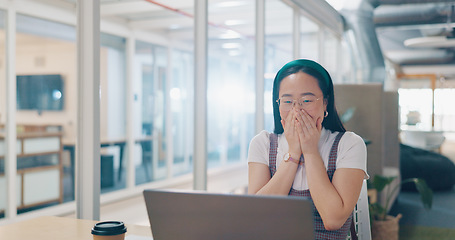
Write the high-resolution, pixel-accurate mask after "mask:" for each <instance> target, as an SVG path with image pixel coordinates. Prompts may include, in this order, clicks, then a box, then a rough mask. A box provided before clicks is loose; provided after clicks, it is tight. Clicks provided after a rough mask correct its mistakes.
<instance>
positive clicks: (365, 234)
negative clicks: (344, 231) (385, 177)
mask: <svg viewBox="0 0 455 240" xmlns="http://www.w3.org/2000/svg"><path fill="white" fill-rule="evenodd" d="M353 219H354V224H355V228H356V232H357V237H358V239H359V240H371V229H370V211H369V208H368V189H367V180H365V179H364V180H363V184H362V190H361V191H360V196H359V200H358V201H357V204H356V205H355V208H354V212H353ZM346 240H351V233H349V235H348V237H347V238H346Z"/></svg>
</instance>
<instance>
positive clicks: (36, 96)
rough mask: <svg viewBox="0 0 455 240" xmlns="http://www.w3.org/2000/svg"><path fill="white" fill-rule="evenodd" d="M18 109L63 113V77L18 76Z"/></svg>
mask: <svg viewBox="0 0 455 240" xmlns="http://www.w3.org/2000/svg"><path fill="white" fill-rule="evenodd" d="M16 86H17V109H18V110H38V112H41V111H62V110H63V107H64V96H65V94H64V84H63V78H62V75H59V74H53V75H18V76H17V78H16Z"/></svg>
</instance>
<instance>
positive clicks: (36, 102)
mask: <svg viewBox="0 0 455 240" xmlns="http://www.w3.org/2000/svg"><path fill="white" fill-rule="evenodd" d="M16 28H17V29H16V32H17V33H16V75H17V77H16V87H17V90H16V95H17V102H16V106H17V112H16V124H17V143H18V145H17V146H16V148H17V176H18V186H19V188H18V189H16V190H17V191H18V193H20V194H18V197H19V198H18V213H24V212H28V211H30V210H34V209H36V208H42V207H46V206H52V205H55V204H61V203H63V202H65V201H72V200H74V166H75V165H74V164H75V159H74V147H75V142H76V126H77V116H76V111H73V109H75V108H76V104H77V94H76V93H77V91H76V90H75V89H77V87H76V86H77V83H76V43H75V41H76V28H75V27H74V26H69V25H66V24H61V23H57V22H53V21H48V20H45V19H41V18H37V17H32V16H27V15H22V14H17V15H16ZM64 150H65V151H64ZM67 150H68V151H67ZM44 186H45V187H44Z"/></svg>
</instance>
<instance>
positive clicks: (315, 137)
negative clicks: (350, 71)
mask: <svg viewBox="0 0 455 240" xmlns="http://www.w3.org/2000/svg"><path fill="white" fill-rule="evenodd" d="M273 113H274V114H273V115H274V122H275V129H274V133H272V134H269V133H268V132H266V131H262V132H261V133H260V134H258V135H257V136H255V137H254V138H253V140H252V141H251V144H250V149H249V153H248V193H249V194H268V195H270V194H272V195H288V194H289V195H298V196H305V197H311V199H312V201H313V203H314V206H315V207H316V210H317V211H315V213H314V219H315V236H316V238H317V239H346V236H347V234H348V231H349V227H350V224H351V221H352V220H351V218H352V211H353V209H354V207H355V204H356V203H357V200H358V198H359V194H360V190H361V187H362V183H363V179H364V178H368V175H367V172H366V146H365V143H364V141H363V140H362V138H361V137H359V136H358V135H356V134H354V133H353V132H347V131H346V130H345V129H344V127H343V124H342V123H341V121H340V119H339V117H338V113H337V111H336V108H335V99H334V94H333V83H332V79H331V78H330V75H329V74H328V72H327V71H326V70H325V69H324V68H323V67H322V66H321V65H319V64H318V63H316V62H314V61H311V60H306V59H299V60H295V61H292V62H289V63H288V64H286V65H285V66H284V67H283V68H281V70H280V71H279V72H278V73H277V75H276V77H275V80H274V83H273ZM310 193H311V196H310Z"/></svg>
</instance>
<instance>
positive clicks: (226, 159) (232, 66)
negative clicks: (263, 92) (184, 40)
mask: <svg viewBox="0 0 455 240" xmlns="http://www.w3.org/2000/svg"><path fill="white" fill-rule="evenodd" d="M219 7H220V6H219V4H211V6H210V7H209V9H210V13H209V22H213V23H218V24H220V25H223V24H224V25H226V26H227V27H226V28H221V27H218V26H214V25H212V26H210V27H209V36H211V37H210V38H209V47H208V64H207V68H208V83H207V155H208V167H209V168H210V167H216V166H222V165H226V164H231V163H235V162H240V161H244V160H245V159H246V156H247V148H248V143H249V141H250V139H251V138H252V137H253V134H254V106H255V104H254V103H255V101H254V99H255V94H254V79H255V78H254V32H249V30H247V29H254V28H249V27H248V26H250V25H251V24H254V22H255V20H254V14H248V15H246V17H243V18H238V16H230V15H222V16H219V14H218V8H219ZM254 7H255V5H254V2H248V1H247V2H244V3H242V4H240V5H229V6H225V8H229V11H232V12H239V11H242V12H254ZM223 9H224V8H223ZM224 10H225V9H224ZM253 26H254V25H253ZM196 114H197V113H196Z"/></svg>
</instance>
